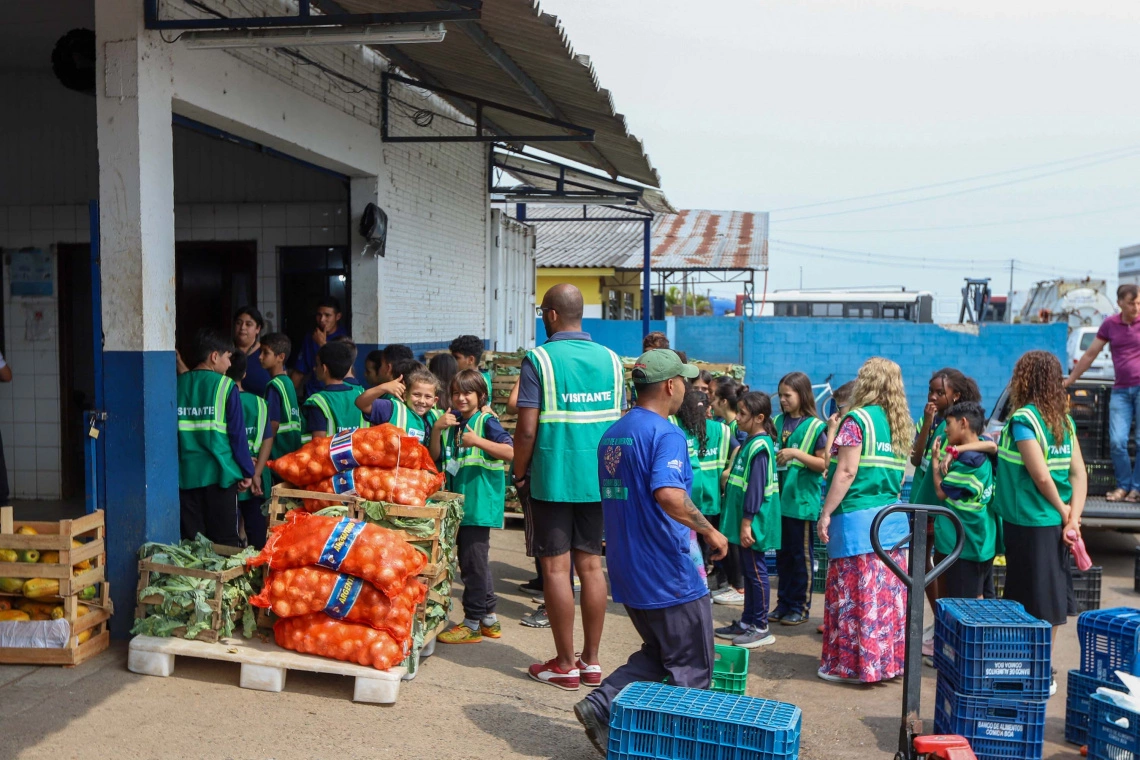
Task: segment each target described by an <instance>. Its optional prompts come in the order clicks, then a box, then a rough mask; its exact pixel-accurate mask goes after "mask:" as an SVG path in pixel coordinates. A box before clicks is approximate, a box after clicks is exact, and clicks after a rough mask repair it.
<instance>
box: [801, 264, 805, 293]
mask: <svg viewBox="0 0 1140 760" xmlns="http://www.w3.org/2000/svg"><path fill="white" fill-rule="evenodd" d="M803 289H804V268H803V267H802V266H801V267H800V290H803Z"/></svg>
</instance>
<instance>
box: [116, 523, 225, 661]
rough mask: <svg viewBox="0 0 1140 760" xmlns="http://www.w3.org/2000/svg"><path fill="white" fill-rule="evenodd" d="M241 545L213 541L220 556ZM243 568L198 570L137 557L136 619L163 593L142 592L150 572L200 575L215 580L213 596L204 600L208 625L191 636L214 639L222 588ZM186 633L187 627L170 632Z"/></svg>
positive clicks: (217, 635)
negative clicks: (146, 594)
mask: <svg viewBox="0 0 1140 760" xmlns="http://www.w3.org/2000/svg"><path fill="white" fill-rule="evenodd" d="M240 551H241V549H238V548H237V547H233V546H222V545H221V544H214V552H215V553H217V554H220V555H222V556H223V557H232V556H233V555H235V554H237V553H238V552H240ZM245 572H246V569H245V568H244V567H231V568H230V569H229V570H200V569H198V568H194V567H179V566H177V565H167V564H164V563H162V562H154V561H152V560H149V559H140V560H139V586H138V594H137V595H136V598H137V599H138V605H137V606H136V607H135V619H136V620H141V619H143V618H145V617H146V616H147V612H148V611H149V608H150V607H152V606H154V605H157V604H160V603H161V602H162V597H161V596H158V595H157V594H152V595H149V596H143V591H145V590H146V589H147V587H148V586H150V585H151V576H152V575H155V574H162V575H181V576H183V577H186V578H203V579H206V580H212V581H214V598H213V599H207V600H206V604H207V605H208V606H209V607H210V610H211V614H210V627H209V628H208V629H207V630H204V631H202V632H200V633H199V634H198V636H197V637H196V638H195V639H194V640H195V641H207V642H214V641H217V640H218V639H219V638H220V637H221V630H222V622H223V621H222V594H223V593H224V592H225V584H226V583H228V582H230V581H232V580H234V579H235V578H239V577H241V576H242V575H244V574H245ZM185 633H186V628H185V627H181V628H175V629H174V630H173V631H172V632H171V636H175V637H179V638H181V637H182V636H183V635H184V634H185Z"/></svg>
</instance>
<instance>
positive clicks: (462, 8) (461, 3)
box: [143, 0, 483, 30]
mask: <svg viewBox="0 0 1140 760" xmlns="http://www.w3.org/2000/svg"><path fill="white" fill-rule="evenodd" d="M482 7H483V2H482V0H455V2H451V3H445V4H444V5H443V6H442V7H441V9H440V10H438V11H422V12H419V11H413V12H408V13H342V14H322V15H313V14H312V13H310V0H300V1H299V3H298V6H297V13H296V14H293V15H289V16H252V17H235V18H226V17H217V16H215V17H214V18H180V19H174V18H160V14H159V0H143V17H144V20H145V24H146V28H147V29H172V30H189V29H261V28H267V27H280V26H366V25H369V24H402V23H430V22H435V21H455V20H463V19H477V18H479V17H480V15H481V14H482Z"/></svg>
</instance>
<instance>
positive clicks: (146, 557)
mask: <svg viewBox="0 0 1140 760" xmlns="http://www.w3.org/2000/svg"><path fill="white" fill-rule="evenodd" d="M256 554H257V550H256V549H253V548H252V547H251V548H246V549H238V548H236V547H232V546H222V545H220V544H214V543H211V542H210V541H209V539H207V538H206V537H205V536H201V535H200V536H198V538H197V539H196V540H194V541H182V542H180V543H178V544H157V543H149V544H144V545H143V546H142V548H141V549H140V550H139V555H140V556H141V557H142V559H140V560H139V585H138V594H137V597H136V601H137V606H136V607H135V624H134V627H133V628H132V629H131V632H132V633H136V634H144V635H147V636H159V637H168V636H169V637H177V638H186V639H195V640H197V641H208V642H215V641H217V640H218V639H222V638H227V637H229V636H231V635H232V634H233V631H234V629H235V628H236V627H237V626H238V625H239V624H241V625H242V627H243V629H244V631H243V632H244V633H246V635H247V636H248V635H252V632H253V628H254V627H255V626H256V623H255V620H256V612H255V611H254V610H253V609H252V607H251V606H250V605H249V603H248V600H249V597H250V596H252V595H253V594H254V592H255V591H256V590H257V586H258V585H259V579H260V575H261V571H260V570H258V569H255V570H247V569H246V567H245V561H246V560H247V559H249V558H250V557H253V556H254V555H256Z"/></svg>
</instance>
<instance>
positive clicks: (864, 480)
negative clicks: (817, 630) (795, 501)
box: [816, 357, 914, 684]
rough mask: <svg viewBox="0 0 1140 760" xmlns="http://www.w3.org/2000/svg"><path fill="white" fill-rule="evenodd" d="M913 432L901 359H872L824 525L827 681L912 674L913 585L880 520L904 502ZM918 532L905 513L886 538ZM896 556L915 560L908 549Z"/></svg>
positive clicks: (833, 470)
mask: <svg viewBox="0 0 1140 760" xmlns="http://www.w3.org/2000/svg"><path fill="white" fill-rule="evenodd" d="M913 439H914V423H913V422H911V419H910V412H909V410H908V408H907V401H906V391H905V389H904V388H903V381H902V371H901V370H900V369H899V365H897V364H895V363H894V362H892V361H890V360H888V359H883V358H880V357H872V358H870V359H868V360H867V361H866V362H865V363H864V364H863V366H862V367H861V368H860V369H859V375H858V377H856V379H855V390H854V392H853V393H852V397H851V410H850V411H849V412H847V414H846V415H844V417H843V420H842V422H841V423H840V425H839V432H838V433H837V434H836V436H835V441H834V443H833V444H832V447H831V466H830V468H829V470H828V478H827V479H828V483H829V484H830V485H829V487H828V491H827V499H826V501H825V502H824V504H823V513H822V514H821V515H820V517H819V522H818V523H817V524H816V529H817V530H818V531H819V538H820V540H821V541H823V542H825V543H826V544H827V553H828V556H829V557H830V558H831V562H830V564H829V565H828V568H827V592H826V594H825V596H824V612H823V625H824V632H823V657H822V660H821V662H820V668H819V677H820V678H822V679H823V680H825V681H834V682H837V683H856V684H857V683H875V682H877V681H886V680H889V679H891V678H894V677H895V676H898V675H900V674H901V673H902V672H903V662H904V659H905V655H906V635H905V634H906V631H905V627H906V626H905V622H906V587H905V586H904V585H903V583H902V581H900V580H899V579H898V577H897V576H895V574H894V573H892V572H891V571H890V569H889V568H888V567H887V566H886V565H885V564H884V563H883V561H882V560H880V559H879V558H878V557H877V556H876V555H875V552H874V550H873V549H872V548H871V521H872V520H873V519H874V518H875V515H877V514H878V513H879V512H880V511H882V510H883V509H885V508H886V507H888V506H890V505H891V504H894V503H896V502H897V501H898V499H899V491H900V490H902V481H903V472H904V470H905V469H906V455H907V452H908V451H910V444H911V441H912V440H913ZM909 533H910V528H909V525H908V523H907V519H906V517H905V516H903V515H902V514H895V515H892V516H890V517H888V518H887V519H886V520H884V521H883V524H882V526H881V527H880V530H879V537H880V539H881V541H882V544H883V546H893V545H895V544H897V543H898V542H899V541H900V540H902V539H903V538H905V537H906V536H907V535H908V534H909ZM891 558H892V559H893V560H894V561H895V562H897V563H898V565H899V567H902V568H906V566H907V558H906V552H905V551H904V550H903V549H896V550H895V551H893V552H892V553H891Z"/></svg>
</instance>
